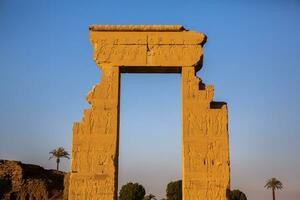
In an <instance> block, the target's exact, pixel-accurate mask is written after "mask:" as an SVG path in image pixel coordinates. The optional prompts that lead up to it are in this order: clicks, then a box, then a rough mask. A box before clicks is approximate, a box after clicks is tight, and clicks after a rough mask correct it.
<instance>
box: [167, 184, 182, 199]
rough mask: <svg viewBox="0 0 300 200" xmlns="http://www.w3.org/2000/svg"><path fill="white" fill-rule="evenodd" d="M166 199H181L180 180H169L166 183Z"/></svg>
mask: <svg viewBox="0 0 300 200" xmlns="http://www.w3.org/2000/svg"><path fill="white" fill-rule="evenodd" d="M167 199H168V200H182V181H181V180H178V181H174V182H170V183H169V184H168V185H167Z"/></svg>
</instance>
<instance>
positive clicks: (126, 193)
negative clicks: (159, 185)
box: [119, 182, 146, 200]
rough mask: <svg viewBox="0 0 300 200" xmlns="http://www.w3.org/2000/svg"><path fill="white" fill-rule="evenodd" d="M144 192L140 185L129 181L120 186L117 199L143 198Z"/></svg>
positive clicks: (137, 199)
mask: <svg viewBox="0 0 300 200" xmlns="http://www.w3.org/2000/svg"><path fill="white" fill-rule="evenodd" d="M145 194H146V191H145V188H144V187H143V186H142V185H140V184H138V183H131V182H129V183H127V184H126V185H123V186H122V188H121V190H120V194H119V200H143V198H144V196H145Z"/></svg>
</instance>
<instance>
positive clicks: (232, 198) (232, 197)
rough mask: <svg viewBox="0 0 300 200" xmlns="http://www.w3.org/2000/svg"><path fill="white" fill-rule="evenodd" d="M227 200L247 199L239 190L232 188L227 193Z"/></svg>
mask: <svg viewBox="0 0 300 200" xmlns="http://www.w3.org/2000/svg"><path fill="white" fill-rule="evenodd" d="M229 200H247V197H246V195H245V194H244V193H243V192H242V191H240V190H232V191H230V193H229Z"/></svg>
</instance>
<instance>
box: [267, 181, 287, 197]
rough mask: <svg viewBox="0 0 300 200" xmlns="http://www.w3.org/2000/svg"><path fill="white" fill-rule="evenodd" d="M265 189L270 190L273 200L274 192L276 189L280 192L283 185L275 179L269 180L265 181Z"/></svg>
mask: <svg viewBox="0 0 300 200" xmlns="http://www.w3.org/2000/svg"><path fill="white" fill-rule="evenodd" d="M265 187H266V188H267V189H272V195H273V200H275V190H277V189H280V190H281V189H282V188H283V185H282V183H281V182H280V181H279V180H277V179H276V178H271V179H269V180H268V181H267V183H266V185H265Z"/></svg>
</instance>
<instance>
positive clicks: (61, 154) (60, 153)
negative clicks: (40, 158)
mask: <svg viewBox="0 0 300 200" xmlns="http://www.w3.org/2000/svg"><path fill="white" fill-rule="evenodd" d="M49 154H50V155H51V156H50V157H49V160H50V159H52V158H54V157H55V158H56V170H57V171H58V169H59V162H60V158H68V159H70V157H69V155H70V154H69V153H68V152H67V151H65V149H64V148H63V147H59V148H57V149H54V150H52V151H50V152H49Z"/></svg>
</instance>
